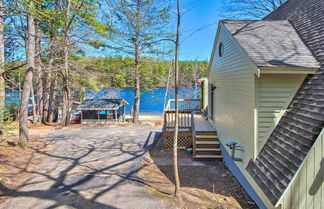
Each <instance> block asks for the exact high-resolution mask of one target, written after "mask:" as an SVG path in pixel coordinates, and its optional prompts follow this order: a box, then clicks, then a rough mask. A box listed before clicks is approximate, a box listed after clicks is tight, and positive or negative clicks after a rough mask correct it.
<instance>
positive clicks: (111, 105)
mask: <svg viewBox="0 0 324 209" xmlns="http://www.w3.org/2000/svg"><path fill="white" fill-rule="evenodd" d="M127 104H128V103H127V102H126V101H125V100H123V99H86V100H84V101H83V102H82V103H81V104H80V105H78V107H77V110H117V109H118V108H119V107H121V106H124V105H127Z"/></svg>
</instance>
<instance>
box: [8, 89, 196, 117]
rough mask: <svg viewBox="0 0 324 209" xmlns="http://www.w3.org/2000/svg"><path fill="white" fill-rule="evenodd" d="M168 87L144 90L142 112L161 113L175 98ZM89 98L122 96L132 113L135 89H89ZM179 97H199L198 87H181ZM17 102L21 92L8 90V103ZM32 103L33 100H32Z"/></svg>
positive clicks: (141, 99)
mask: <svg viewBox="0 0 324 209" xmlns="http://www.w3.org/2000/svg"><path fill="white" fill-rule="evenodd" d="M166 92H167V89H166V88H158V89H154V90H153V91H142V92H141V98H140V113H142V114H161V113H162V112H163V109H164V105H165V101H166V102H167V101H168V100H169V99H171V98H174V89H169V90H168V93H167V98H166V100H165V95H166ZM86 97H87V98H94V99H101V98H122V99H124V100H126V101H127V102H128V103H129V105H127V106H126V111H127V113H130V111H131V108H132V107H133V106H134V90H133V89H103V90H100V91H93V90H87V91H86ZM179 98H181V99H195V98H199V90H198V89H194V88H191V89H188V88H180V89H179ZM12 102H16V103H17V104H19V92H18V91H7V92H6V103H12ZM30 103H31V102H30Z"/></svg>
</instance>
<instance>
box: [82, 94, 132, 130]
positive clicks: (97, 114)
mask: <svg viewBox="0 0 324 209" xmlns="http://www.w3.org/2000/svg"><path fill="white" fill-rule="evenodd" d="M126 105H128V103H127V102H126V101H125V100H123V99H87V100H84V101H83V102H82V103H81V104H80V105H79V106H78V107H77V110H78V111H81V123H82V124H89V123H105V122H111V121H118V122H121V121H124V120H125V106H126Z"/></svg>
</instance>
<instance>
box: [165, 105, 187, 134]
mask: <svg viewBox="0 0 324 209" xmlns="http://www.w3.org/2000/svg"><path fill="white" fill-rule="evenodd" d="M191 113H192V111H190V110H179V130H180V129H182V130H188V131H191V123H192V114H191ZM174 127H175V110H166V111H164V123H163V131H173V130H174Z"/></svg>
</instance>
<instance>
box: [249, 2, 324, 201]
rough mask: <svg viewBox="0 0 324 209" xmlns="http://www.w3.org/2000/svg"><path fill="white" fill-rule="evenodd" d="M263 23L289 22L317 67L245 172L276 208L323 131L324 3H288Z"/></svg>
mask: <svg viewBox="0 0 324 209" xmlns="http://www.w3.org/2000/svg"><path fill="white" fill-rule="evenodd" d="M265 19H266V20H287V19H288V20H289V21H290V22H291V24H292V25H293V26H294V28H295V30H296V32H297V34H298V35H299V36H300V37H301V39H302V40H303V42H304V43H305V45H306V46H307V47H308V48H309V50H310V51H311V52H312V54H313V55H314V57H315V58H316V59H317V60H318V61H319V63H320V68H319V69H318V70H317V71H316V73H315V74H313V75H308V77H307V78H306V80H305V81H304V83H303V84H302V85H301V87H300V89H299V91H298V93H297V94H296V95H295V97H294V98H293V99H292V102H291V104H290V105H289V107H288V109H287V111H286V113H285V115H284V116H283V117H282V118H281V120H280V121H279V123H278V125H277V126H276V128H275V129H274V131H273V132H272V134H271V136H270V138H269V139H268V140H267V142H266V144H265V146H264V147H263V149H262V150H261V152H260V153H259V155H258V157H257V159H256V161H255V162H253V161H252V160H251V161H250V162H249V164H248V166H247V168H246V169H247V171H248V172H249V173H250V175H251V176H252V177H253V178H254V180H255V182H256V183H257V184H258V185H259V186H260V188H261V189H262V190H263V192H264V193H265V194H266V195H267V197H268V198H269V200H270V201H271V202H272V203H273V205H276V204H277V203H278V201H279V200H280V198H281V196H282V195H283V194H284V191H285V189H286V188H287V186H288V184H289V183H290V182H291V180H292V179H293V177H294V176H295V175H297V171H298V168H299V167H300V166H301V165H302V162H303V161H304V160H305V158H306V156H307V154H308V152H309V151H310V149H311V147H312V146H313V144H314V143H315V141H316V139H317V138H318V136H319V134H320V133H321V131H322V130H323V127H324V24H323V23H324V0H288V1H287V2H286V3H285V4H283V5H282V6H281V7H279V8H278V9H277V10H276V11H274V12H273V13H271V14H270V15H268V16H267V17H265Z"/></svg>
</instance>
